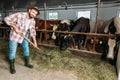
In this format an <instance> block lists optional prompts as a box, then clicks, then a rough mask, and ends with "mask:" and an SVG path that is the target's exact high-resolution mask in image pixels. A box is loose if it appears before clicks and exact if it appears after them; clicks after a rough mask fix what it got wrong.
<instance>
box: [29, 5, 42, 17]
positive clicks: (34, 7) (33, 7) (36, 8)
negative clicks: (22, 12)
mask: <svg viewBox="0 0 120 80" xmlns="http://www.w3.org/2000/svg"><path fill="white" fill-rule="evenodd" d="M29 9H34V10H36V11H37V13H38V14H37V15H39V14H40V12H39V9H38V7H37V6H29V7H28V8H27V11H29Z"/></svg>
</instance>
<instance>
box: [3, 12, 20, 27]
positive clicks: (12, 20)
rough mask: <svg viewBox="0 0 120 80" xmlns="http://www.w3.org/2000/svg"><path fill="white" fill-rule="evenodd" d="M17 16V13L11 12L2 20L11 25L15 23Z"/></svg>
mask: <svg viewBox="0 0 120 80" xmlns="http://www.w3.org/2000/svg"><path fill="white" fill-rule="evenodd" d="M17 18H18V13H15V14H12V15H9V16H7V17H5V18H4V21H5V22H6V23H7V24H8V25H11V24H15V23H16V21H17Z"/></svg>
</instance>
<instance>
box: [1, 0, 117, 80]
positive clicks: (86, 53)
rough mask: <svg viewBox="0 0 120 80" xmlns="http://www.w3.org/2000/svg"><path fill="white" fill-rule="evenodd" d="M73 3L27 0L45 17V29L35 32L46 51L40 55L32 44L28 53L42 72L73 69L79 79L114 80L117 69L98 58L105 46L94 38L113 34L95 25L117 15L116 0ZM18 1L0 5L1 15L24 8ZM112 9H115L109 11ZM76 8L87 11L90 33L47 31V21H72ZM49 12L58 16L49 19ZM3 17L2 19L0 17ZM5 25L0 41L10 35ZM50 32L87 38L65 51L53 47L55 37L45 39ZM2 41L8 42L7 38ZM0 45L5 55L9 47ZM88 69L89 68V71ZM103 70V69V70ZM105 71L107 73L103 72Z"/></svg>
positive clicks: (74, 17) (43, 18)
mask: <svg viewBox="0 0 120 80" xmlns="http://www.w3.org/2000/svg"><path fill="white" fill-rule="evenodd" d="M72 2H75V1H71V2H67V1H66V2H61V1H58V2H57V1H56V5H55V4H54V6H53V3H52V1H51V3H49V2H48V3H47V1H45V2H39V3H40V4H38V3H36V1H34V0H33V2H32V1H31V2H28V3H27V4H28V5H33V4H37V5H40V6H39V7H40V16H39V17H38V18H39V19H42V20H44V25H42V26H44V28H45V29H37V30H36V31H37V32H38V44H39V46H40V49H43V51H45V52H44V53H46V54H45V55H42V54H41V52H39V51H37V49H35V48H34V47H31V53H35V54H34V55H33V54H31V55H32V56H31V59H32V60H33V61H35V63H36V64H37V66H38V67H37V69H38V70H39V71H43V70H45V69H48V70H53V71H58V70H62V71H64V70H65V71H67V70H68V71H69V70H70V71H74V72H75V73H74V74H75V75H76V76H77V78H78V80H94V79H95V80H96V79H97V80H101V79H102V80H116V79H117V75H116V71H115V70H116V69H115V68H114V66H112V65H110V64H108V63H107V62H104V61H101V60H100V57H101V55H102V54H103V49H104V45H102V44H101V43H103V42H100V44H98V43H96V42H97V39H99V37H100V38H103V37H115V36H114V35H108V34H103V33H99V32H98V30H99V29H100V28H99V27H98V26H97V25H100V24H99V22H98V21H99V20H109V19H111V18H112V17H114V16H119V1H105V0H104V1H93V2H91V1H87V2H84V1H83V2H82V1H80V2H79V1H78V2H77V1H76V3H72ZM18 3H19V2H13V4H11V5H9V6H11V9H9V8H10V7H6V10H4V9H3V8H2V12H1V13H2V14H3V16H2V17H3V18H4V17H5V16H7V15H9V14H12V13H15V12H22V11H25V6H24V7H23V6H22V7H21V6H20V5H18ZM77 3H80V4H77ZM41 5H43V6H41ZM111 9H112V10H114V11H112V12H111ZM104 10H105V11H104ZM78 11H83V12H84V11H88V12H89V11H90V16H89V18H90V20H91V21H93V22H94V28H95V30H93V31H91V32H90V33H84V32H64V31H53V30H46V27H47V23H48V21H55V20H62V19H72V20H76V19H78V17H77V15H78V13H77V12H78ZM52 12H53V13H52ZM54 12H55V13H54ZM79 13H80V12H79ZM50 14H57V15H58V16H57V17H58V18H56V17H55V18H56V19H54V18H52V19H50ZM63 14H64V16H63ZM108 14H109V15H108ZM106 15H107V16H106ZM3 18H1V20H2V19H3ZM51 23H52V22H51ZM8 28H9V27H8ZM8 28H4V27H3V26H1V28H0V29H1V37H2V38H1V41H4V40H5V39H7V38H8V37H9V29H8ZM52 32H57V33H67V34H85V35H87V36H88V38H87V39H86V44H85V45H84V47H85V48H83V49H78V48H71V47H70V48H68V49H67V50H65V51H61V50H59V48H58V47H59V46H56V45H55V44H54V40H49V39H48V38H47V37H49V36H48V35H47V34H48V33H52ZM42 34H44V35H42ZM43 37H44V39H43ZM89 37H90V38H89ZM91 37H92V38H91ZM2 39H3V40H2ZM2 43H3V42H2ZM2 43H1V44H2ZM4 43H7V41H6V42H4ZM5 45H7V44H3V46H5ZM3 46H2V49H1V52H3V53H6V55H7V53H8V51H4V50H8V48H6V47H3ZM48 48H49V49H48ZM51 49H52V50H51ZM18 50H20V51H18V54H19V53H21V50H22V49H21V47H20V48H19V49H18ZM71 53H72V54H71ZM6 55H5V56H6ZM79 55H80V56H79ZM19 56H21V54H20V55H18V57H19ZM81 56H82V57H81ZM20 59H21V58H20ZM79 59H80V60H79ZM38 60H40V61H38ZM44 61H45V62H44ZM84 61H85V62H84ZM89 61H90V62H89ZM18 62H19V60H18ZM80 62H82V63H80ZM84 63H87V65H84ZM90 64H92V65H90ZM82 65H83V66H82ZM89 66H91V67H89ZM108 67H109V68H110V69H109V68H108ZM89 69H90V70H91V71H89ZM84 70H86V71H84ZM94 70H95V71H94ZM104 70H106V71H105V72H104ZM107 70H108V71H107ZM109 71H110V72H109ZM98 72H100V74H96V73H98ZM92 73H93V74H92ZM105 73H106V74H107V75H105ZM101 74H103V75H101ZM113 75H115V76H113ZM88 76H89V77H88ZM93 76H94V77H93ZM58 80H59V79H58Z"/></svg>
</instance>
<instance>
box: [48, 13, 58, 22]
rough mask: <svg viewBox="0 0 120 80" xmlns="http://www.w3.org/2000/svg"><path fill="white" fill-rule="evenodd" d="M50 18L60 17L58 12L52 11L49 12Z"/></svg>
mask: <svg viewBox="0 0 120 80" xmlns="http://www.w3.org/2000/svg"><path fill="white" fill-rule="evenodd" d="M49 19H54V20H55V19H58V13H57V12H50V13H49Z"/></svg>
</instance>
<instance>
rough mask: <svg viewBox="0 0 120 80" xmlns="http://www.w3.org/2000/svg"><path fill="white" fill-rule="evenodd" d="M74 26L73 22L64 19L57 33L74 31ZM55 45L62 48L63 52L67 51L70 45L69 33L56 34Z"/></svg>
mask: <svg viewBox="0 0 120 80" xmlns="http://www.w3.org/2000/svg"><path fill="white" fill-rule="evenodd" d="M73 26H74V21H73V20H68V19H64V20H61V21H60V23H59V24H58V27H57V29H56V31H67V32H70V31H71V30H72V29H73ZM55 36H56V38H55V44H56V45H57V46H60V49H61V50H64V49H66V48H67V47H68V46H69V44H68V41H69V40H68V39H69V38H68V36H69V34H67V33H57V32H56V33H55Z"/></svg>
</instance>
